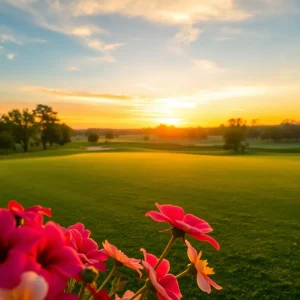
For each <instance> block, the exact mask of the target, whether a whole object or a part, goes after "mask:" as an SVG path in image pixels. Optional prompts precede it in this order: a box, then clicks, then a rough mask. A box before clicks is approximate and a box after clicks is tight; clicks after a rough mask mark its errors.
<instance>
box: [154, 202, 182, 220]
mask: <svg viewBox="0 0 300 300" xmlns="http://www.w3.org/2000/svg"><path fill="white" fill-rule="evenodd" d="M155 205H156V207H157V208H158V210H159V211H160V212H161V213H162V214H163V215H164V216H165V217H167V218H169V219H170V220H172V221H176V220H179V221H183V218H184V210H183V209H182V208H181V207H179V206H175V205H171V204H164V205H159V204H158V203H155Z"/></svg>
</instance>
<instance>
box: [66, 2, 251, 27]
mask: <svg viewBox="0 0 300 300" xmlns="http://www.w3.org/2000/svg"><path fill="white" fill-rule="evenodd" d="M72 13H73V15H75V16H85V15H102V14H120V15H124V16H128V17H142V18H144V19H147V20H149V21H152V22H160V23H167V24H173V25H174V24H181V25H182V24H196V23H198V22H200V21H209V20H223V21H240V20H244V19H246V18H248V17H250V16H251V14H250V13H249V12H247V11H244V10H242V9H240V8H239V7H237V6H236V5H235V4H234V1H233V0H210V1H207V0H189V1H188V3H187V1H186V0H151V1H145V0H127V1H124V0H102V1H98V0H75V1H73V7H72Z"/></svg>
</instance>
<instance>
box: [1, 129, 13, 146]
mask: <svg viewBox="0 0 300 300" xmlns="http://www.w3.org/2000/svg"><path fill="white" fill-rule="evenodd" d="M13 145H14V138H13V136H12V134H11V132H9V131H5V130H3V131H0V148H4V149H9V148H13Z"/></svg>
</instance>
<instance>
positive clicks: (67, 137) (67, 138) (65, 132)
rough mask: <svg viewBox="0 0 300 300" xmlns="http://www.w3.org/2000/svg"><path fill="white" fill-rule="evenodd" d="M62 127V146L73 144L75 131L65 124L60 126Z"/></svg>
mask: <svg viewBox="0 0 300 300" xmlns="http://www.w3.org/2000/svg"><path fill="white" fill-rule="evenodd" d="M60 127H61V145H64V144H67V143H70V142H71V136H72V135H73V129H72V128H71V127H69V126H68V125H66V124H65V123H63V124H61V125H60Z"/></svg>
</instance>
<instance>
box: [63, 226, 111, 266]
mask: <svg viewBox="0 0 300 300" xmlns="http://www.w3.org/2000/svg"><path fill="white" fill-rule="evenodd" d="M66 230H67V232H69V233H70V235H71V241H70V246H71V247H72V248H74V249H75V251H76V252H77V253H78V255H79V257H80V259H81V261H82V262H83V263H84V264H85V265H87V266H93V267H95V268H96V269H98V270H99V271H101V272H105V269H106V266H105V264H104V263H103V261H106V260H107V259H108V258H109V256H108V254H107V253H106V251H105V250H104V249H102V250H99V249H98V244H97V243H96V242H95V241H94V240H93V239H91V238H90V234H91V232H90V231H89V230H87V229H85V228H84V225H83V224H82V223H76V224H75V225H72V226H70V227H68V228H67V229H66Z"/></svg>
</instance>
